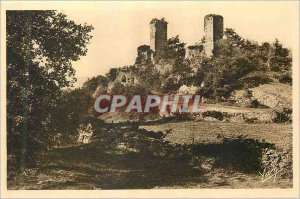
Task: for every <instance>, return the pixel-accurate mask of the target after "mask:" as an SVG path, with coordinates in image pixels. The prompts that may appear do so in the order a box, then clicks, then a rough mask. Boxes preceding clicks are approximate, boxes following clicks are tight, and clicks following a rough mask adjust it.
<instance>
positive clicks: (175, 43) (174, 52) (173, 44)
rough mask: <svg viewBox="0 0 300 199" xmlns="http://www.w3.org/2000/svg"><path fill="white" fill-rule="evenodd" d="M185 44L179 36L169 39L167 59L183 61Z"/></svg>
mask: <svg viewBox="0 0 300 199" xmlns="http://www.w3.org/2000/svg"><path fill="white" fill-rule="evenodd" d="M184 47H185V43H183V42H181V41H180V39H179V36H178V35H177V36H176V37H172V38H170V39H168V48H167V58H176V59H180V60H182V59H183V58H184V56H185V48H184Z"/></svg>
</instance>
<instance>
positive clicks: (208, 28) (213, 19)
mask: <svg viewBox="0 0 300 199" xmlns="http://www.w3.org/2000/svg"><path fill="white" fill-rule="evenodd" d="M223 26H224V25H223V17H222V16H221V15H214V14H209V15H206V16H205V17H204V34H205V43H204V51H205V55H206V56H207V57H211V56H212V55H213V49H214V46H215V42H216V41H218V40H219V39H222V38H223V29H224V27H223Z"/></svg>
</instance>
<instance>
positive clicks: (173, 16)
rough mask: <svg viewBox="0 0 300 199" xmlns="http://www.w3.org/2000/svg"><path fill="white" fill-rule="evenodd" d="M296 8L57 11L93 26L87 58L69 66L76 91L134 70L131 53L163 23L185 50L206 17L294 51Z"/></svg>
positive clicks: (105, 6)
mask: <svg viewBox="0 0 300 199" xmlns="http://www.w3.org/2000/svg"><path fill="white" fill-rule="evenodd" d="M297 9H298V2H290V1H287V2H283V1H281V2H274V1H273V2H269V3H268V2H257V1H255V2H250V3H249V2H215V1H213V2H210V3H209V2H170V1H166V2H150V1H149V2H123V3H122V2H102V3H99V2H98V3H97V4H96V5H95V6H94V7H93V9H91V8H89V10H62V12H64V13H65V14H66V15H67V16H68V18H69V19H72V20H74V21H75V22H77V23H87V24H92V25H93V26H94V28H95V29H94V30H93V32H92V35H93V39H92V40H91V44H90V45H89V46H88V53H87V55H86V56H85V57H82V58H81V60H80V61H78V62H76V63H74V66H75V68H76V71H77V74H76V76H77V77H78V80H79V82H78V83H77V86H78V85H81V84H82V82H83V81H85V80H86V79H87V78H88V77H93V76H96V75H99V74H102V75H103V74H105V73H106V72H108V70H109V68H111V67H121V66H124V65H131V64H134V61H135V58H136V54H137V52H136V48H137V47H138V46H139V45H142V44H147V45H149V44H150V25H149V23H150V21H151V19H152V18H162V17H164V18H165V19H166V20H167V21H168V22H169V24H168V37H172V36H176V35H179V38H180V39H181V40H182V41H184V42H185V43H187V45H191V44H194V43H195V42H198V41H199V40H200V39H201V38H202V36H203V34H204V32H203V23H204V22H203V19H204V16H205V15H207V14H220V15H222V16H223V17H224V27H225V28H228V27H230V28H234V29H235V30H236V32H237V33H239V34H240V35H241V36H242V37H244V38H247V39H250V40H255V41H258V42H262V41H273V40H274V39H275V38H278V39H279V40H280V41H281V42H282V43H283V44H284V45H285V46H286V47H288V48H291V47H292V45H293V39H294V34H293V31H292V30H297V24H298V13H297Z"/></svg>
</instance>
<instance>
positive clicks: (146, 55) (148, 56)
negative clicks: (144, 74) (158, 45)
mask: <svg viewBox="0 0 300 199" xmlns="http://www.w3.org/2000/svg"><path fill="white" fill-rule="evenodd" d="M152 56H153V51H152V50H151V49H150V46H148V45H141V46H139V47H138V48H137V58H136V61H135V63H136V64H149V63H152V60H153V57H152Z"/></svg>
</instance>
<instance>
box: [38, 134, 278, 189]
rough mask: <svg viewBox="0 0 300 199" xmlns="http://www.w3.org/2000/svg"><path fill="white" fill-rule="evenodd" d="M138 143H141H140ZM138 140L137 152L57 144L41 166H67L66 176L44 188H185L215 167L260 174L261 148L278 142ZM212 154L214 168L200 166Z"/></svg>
mask: <svg viewBox="0 0 300 199" xmlns="http://www.w3.org/2000/svg"><path fill="white" fill-rule="evenodd" d="M139 131H140V130H139ZM142 131H144V130H142ZM137 133H138V134H142V133H141V132H137ZM127 141H128V140H127ZM128 142H129V141H128ZM140 142H143V143H142V145H141V143H140ZM134 145H135V146H141V147H142V148H140V149H139V150H138V151H135V152H129V151H120V150H115V148H114V150H112V148H109V147H107V146H105V144H103V143H101V142H97V141H95V142H93V143H90V144H87V145H81V146H75V147H69V148H61V149H55V150H53V151H52V152H51V153H50V154H49V161H48V162H49V163H48V164H45V166H44V167H43V168H42V169H43V170H45V171H48V172H49V171H51V172H53V173H52V174H51V175H52V176H55V175H58V174H55V171H63V175H61V174H59V175H60V176H57V177H60V178H65V179H66V180H65V181H60V182H57V181H55V180H54V181H52V182H51V183H48V184H46V185H45V186H44V187H43V189H70V188H71V189H72V188H73V189H74V188H76V189H147V188H155V187H172V186H175V187H176V186H179V187H183V188H184V187H189V186H190V185H197V184H202V183H207V181H208V179H207V176H208V175H206V174H207V173H209V172H210V171H211V169H213V168H223V169H225V170H233V171H239V172H243V173H255V172H256V173H258V171H259V170H260V169H261V154H262V150H263V149H264V148H267V147H268V148H272V147H274V145H273V144H270V143H265V142H260V141H258V140H255V139H250V138H246V137H245V136H238V137H235V138H220V140H219V142H217V143H211V144H192V145H171V144H170V143H169V142H165V141H163V140H155V139H145V138H144V139H143V140H139V141H136V142H135V143H134ZM153 148H154V150H153ZM141 149H143V150H141ZM162 153H163V154H162ZM211 159H213V162H212V163H211V166H212V168H210V169H207V168H203V167H202V166H201V165H202V164H203V163H205V162H206V161H207V160H211ZM223 183H225V184H227V182H223Z"/></svg>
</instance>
